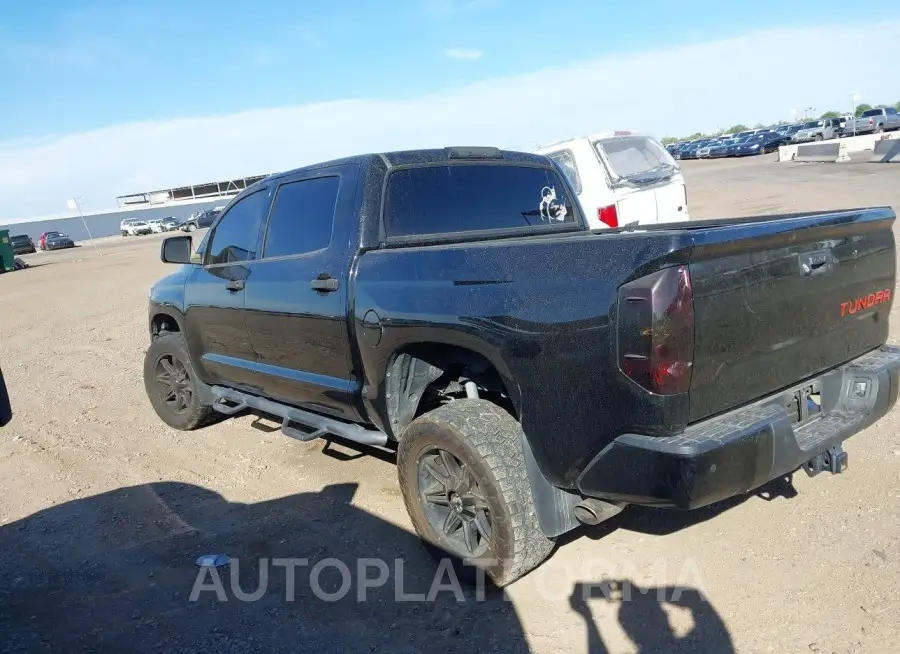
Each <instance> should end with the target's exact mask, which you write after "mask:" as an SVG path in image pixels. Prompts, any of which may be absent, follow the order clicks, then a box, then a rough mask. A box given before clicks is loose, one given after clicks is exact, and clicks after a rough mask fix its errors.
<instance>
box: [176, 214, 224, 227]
mask: <svg viewBox="0 0 900 654" xmlns="http://www.w3.org/2000/svg"><path fill="white" fill-rule="evenodd" d="M218 215H219V212H218V211H216V210H215V209H206V210H205V211H198V212H196V213H194V214H191V217H190V218H188V219H187V220H185V221H184V222H183V223H181V225H180V228H181V230H182V231H184V232H193V231H196V230H198V229H206V228H207V227H209V226H210V225H212V224H213V222H214V221H215V219H216V216H218Z"/></svg>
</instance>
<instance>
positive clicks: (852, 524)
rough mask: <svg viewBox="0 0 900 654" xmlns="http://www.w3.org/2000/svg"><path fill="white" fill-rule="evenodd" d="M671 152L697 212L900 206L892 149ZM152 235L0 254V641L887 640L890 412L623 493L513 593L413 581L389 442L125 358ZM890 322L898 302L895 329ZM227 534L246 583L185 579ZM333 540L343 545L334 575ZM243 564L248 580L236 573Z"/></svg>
mask: <svg viewBox="0 0 900 654" xmlns="http://www.w3.org/2000/svg"><path fill="white" fill-rule="evenodd" d="M684 168H685V174H686V177H687V180H688V185H689V202H690V204H691V208H692V213H693V216H694V217H695V218H713V217H722V216H736V215H751V214H755V213H774V212H779V211H795V210H814V209H832V208H848V207H856V206H867V205H893V206H894V207H900V166H894V167H892V166H889V165H886V166H879V165H872V164H857V163H851V164H832V165H830V166H829V165H817V164H806V165H804V164H776V163H774V162H773V161H771V157H766V158H765V160H761V159H756V160H739V161H722V162H685V165H684ZM159 241H160V237H157V236H151V237H142V238H133V239H131V238H129V239H119V238H114V239H107V240H105V241H103V242H102V243H100V244H99V245H98V249H97V250H94V248H93V247H91V246H90V245H83V246H82V247H79V248H77V249H75V250H69V251H64V252H54V253H47V254H37V255H30V256H28V257H25V258H26V259H27V260H28V261H29V262H30V263H31V264H32V265H33V267H32V268H30V269H28V270H25V271H21V272H17V273H13V274H8V275H3V276H0V298H2V304H0V365H2V367H3V371H4V373H5V375H6V380H7V384H8V386H9V390H10V393H11V396H12V400H13V404H14V412H15V418H14V422H13V423H12V424H11V425H10V426H9V427H7V428H6V429H3V430H2V431H0V497H2V500H0V573H2V582H0V650H2V651H28V652H35V651H49V650H51V649H53V650H54V651H85V650H87V651H134V652H148V651H204V652H205V651H208V652H213V651H234V652H254V651H260V652H288V651H294V652H296V651H310V652H329V651H333V652H419V651H432V650H433V651H464V650H465V651H467V652H491V651H513V652H517V651H534V652H548V653H549V652H598V653H599V652H637V651H640V652H651V651H661V652H677V651H692V652H693V651H699V652H710V653H713V654H715V653H718V652H723V653H724V652H732V651H740V652H778V653H783V654H788V653H793V652H797V653H803V654H808V653H809V652H814V653H827V654H830V653H832V652H839V653H846V652H866V653H869V652H876V653H877V652H896V651H898V647H900V620H898V619H897V616H898V615H900V593H898V592H897V587H896V584H897V579H900V509H898V507H900V483H898V481H897V480H898V479H900V442H898V421H900V411H897V410H895V412H894V413H892V414H890V415H889V416H888V417H886V418H885V419H884V420H882V421H881V422H880V423H878V424H877V425H875V426H873V427H871V428H870V429H868V430H867V431H865V432H864V433H862V434H859V435H857V436H856V437H854V438H852V439H851V440H850V441H849V442H848V444H847V446H846V449H847V450H848V452H849V454H850V470H849V471H848V473H847V474H843V475H837V476H825V475H822V476H819V477H816V478H814V479H809V478H807V477H806V476H805V475H803V474H801V475H795V476H794V478H793V480H792V481H788V480H783V481H781V482H777V483H774V484H771V485H769V486H768V487H767V488H766V489H765V492H763V493H757V494H752V495H750V496H747V497H741V498H737V499H735V500H734V501H730V502H727V503H725V504H722V505H717V506H714V507H711V508H709V509H706V510H702V511H698V512H695V513H671V512H664V511H651V510H642V509H629V510H626V511H625V512H624V513H622V514H621V515H620V516H618V517H616V518H614V519H613V520H612V521H610V522H608V523H606V524H604V525H602V526H601V527H598V528H594V529H589V530H584V531H580V532H578V533H577V534H572V535H569V536H567V537H566V538H565V539H564V540H563V542H562V543H561V544H560V546H559V548H558V550H557V551H556V552H555V554H554V555H553V556H552V558H550V559H549V560H548V561H547V562H546V563H545V564H544V565H543V566H542V567H540V568H539V569H538V570H536V571H535V572H533V573H532V574H531V575H529V576H527V577H526V578H524V579H522V580H521V581H519V582H517V583H516V584H514V585H513V586H512V587H511V588H510V589H509V590H508V593H507V597H506V598H503V597H497V596H495V595H489V596H488V597H487V598H484V599H482V598H478V597H476V596H475V595H474V594H473V593H472V592H471V591H467V592H466V594H465V595H464V596H463V597H462V600H463V601H458V600H459V598H457V597H455V595H454V594H453V592H451V591H450V590H444V591H442V592H440V593H437V594H436V596H435V597H434V598H433V599H434V601H427V599H425V600H423V599H421V598H420V599H418V600H415V599H413V600H410V598H409V596H408V595H404V593H406V594H410V593H427V592H428V591H429V589H431V588H432V580H433V578H434V575H435V571H436V570H435V566H434V564H433V563H431V562H430V559H428V557H427V556H426V555H425V554H424V553H423V551H422V549H421V547H420V546H419V544H418V541H417V540H416V539H415V538H414V537H413V536H412V535H411V533H410V532H411V527H410V524H409V521H408V519H407V517H406V514H405V511H404V508H403V502H402V500H401V498H400V495H399V492H398V488H397V482H396V474H395V470H394V466H393V463H392V459H391V455H390V454H385V453H381V452H379V451H369V450H366V451H365V452H359V451H358V450H355V449H353V448H348V447H345V446H338V445H331V446H329V447H326V446H325V444H324V443H323V442H322V441H316V442H313V443H308V444H303V443H299V442H295V441H292V440H289V439H286V438H284V437H283V436H281V435H280V434H279V433H278V432H277V431H274V432H273V431H272V426H271V425H270V424H269V423H266V422H255V421H254V419H253V418H250V417H241V418H237V419H231V420H227V421H225V422H223V423H221V424H218V425H216V426H214V427H211V428H208V429H205V430H202V431H199V432H194V433H179V432H176V431H173V430H171V429H169V428H167V427H165V426H164V425H163V424H162V423H161V422H160V421H159V420H158V419H157V418H156V416H155V415H154V414H153V412H152V410H151V408H150V405H149V403H148V402H147V400H146V398H145V394H144V389H143V384H142V378H141V371H142V362H143V355H144V351H145V349H146V347H147V345H148V336H147V329H146V318H147V316H146V311H147V309H146V307H147V289H148V288H149V287H150V286H151V284H152V283H153V282H154V281H155V280H156V279H158V278H159V277H160V276H162V275H164V274H166V272H167V271H168V270H169V268H168V267H167V266H165V265H164V264H162V263H160V262H159V258H158V257H159ZM98 255H102V256H98ZM897 306H898V309H895V311H894V314H896V312H897V311H898V310H900V303H898V304H897ZM898 330H900V321H898V320H897V317H896V315H894V316H893V324H892V328H891V335H892V341H897V340H900V339H898ZM220 552H222V553H227V554H228V555H230V556H231V557H232V558H233V559H236V560H237V561H239V562H240V564H243V565H241V566H240V574H239V579H240V586H239V587H238V588H237V592H235V589H234V588H233V587H232V586H231V585H230V582H229V578H230V577H229V573H228V572H227V571H228V568H222V569H221V570H222V574H221V577H220V578H221V580H222V583H223V584H224V591H225V594H226V597H227V600H226V601H224V602H223V601H218V600H217V599H216V593H215V592H213V591H211V590H206V591H204V592H203V593H200V595H199V599H197V600H196V601H191V599H190V596H191V593H192V589H194V586H195V582H196V580H197V577H198V568H197V566H196V565H195V561H196V559H197V557H198V556H200V555H202V554H207V553H220ZM294 557H299V558H305V559H307V561H308V565H307V566H306V567H298V568H297V573H296V577H295V586H294V587H293V588H291V587H290V585H289V583H288V581H287V577H286V568H285V567H275V566H273V565H271V564H260V563H258V560H259V559H261V558H265V559H268V560H269V561H270V562H271V561H272V560H273V559H275V558H294ZM329 557H331V558H333V559H338V560H339V561H341V562H343V563H344V564H346V565H347V566H348V571H345V572H349V583H350V590H349V592H347V593H346V595H343V596H341V593H340V591H341V590H342V589H341V584H342V582H343V581H345V580H346V579H347V578H346V577H342V574H341V572H340V568H339V567H335V566H336V565H338V564H336V563H335V562H334V561H331V562H330V564H329V562H328V561H326V560H327V559H329ZM366 558H368V559H382V560H384V561H386V562H387V566H388V567H387V570H386V571H384V572H386V573H387V575H388V581H387V583H385V584H384V585H383V586H380V587H374V586H373V587H371V588H366V587H364V584H363V583H361V580H362V579H363V577H364V575H361V574H359V572H360V568H359V567H357V566H358V565H359V564H358V560H359V559H366ZM397 559H402V564H403V569H402V570H400V569H399V567H398V564H396V560H397ZM323 561H324V562H325V563H323V564H322V565H320V566H319V567H318V568H316V567H315V566H316V564H318V563H322V562H323ZM323 565H324V566H325V567H324V568H323ZM365 565H369V564H365ZM374 565H375V564H372V566H373V567H371V568H363V569H362V571H363V572H365V573H366V575H367V577H368V578H370V579H373V578H376V577H378V573H379V569H378V568H376V567H374ZM237 567H238V565H237V563H236V562H234V563H232V565H231V573H230V574H231V575H235V573H236V568H237ZM259 569H265V570H267V571H268V581H267V585H266V586H264V587H263V590H264V591H265V592H264V593H263V594H262V597H260V598H259V599H258V600H256V601H251V600H252V598H250V599H248V598H247V596H246V595H243V596H240V595H239V593H240V592H244V593H248V594H249V593H251V591H253V590H254V589H255V588H256V587H257V585H258V579H259V577H258V574H259ZM319 573H321V574H319ZM237 578H238V577H237V575H235V581H236V580H237ZM603 580H607V581H610V580H620V581H622V582H626V583H625V586H624V587H625V588H626V589H631V593H632V595H631V597H630V598H629V597H627V596H626V597H624V598H618V597H617V596H615V595H609V596H607V595H605V594H604V593H603V587H599V586H597V585H596V584H598V582H601V581H603ZM401 582H402V584H403V587H402V588H400V587H399V586H400V583H401ZM205 583H208V586H207V588H214V587H215V584H214V580H213V577H212V575H211V573H210V574H209V575H208V576H207V577H206V579H205ZM673 585H674V586H678V587H683V588H684V590H683V591H682V592H678V591H675V590H673V589H672V588H670V586H673ZM316 589H318V590H316ZM289 591H292V592H289ZM324 591H327V592H329V593H333V595H332V596H331V597H330V599H331V600H333V601H326V599H323V597H322V592H324ZM291 594H293V597H292V598H289V597H288V596H289V595H291ZM241 597H243V599H241ZM398 597H399V599H400V600H402V601H398ZM361 598H362V599H364V600H365V601H359V600H360V599H361ZM660 599H663V600H665V601H662V602H660V601H659V600H660ZM291 600H292V601H291Z"/></svg>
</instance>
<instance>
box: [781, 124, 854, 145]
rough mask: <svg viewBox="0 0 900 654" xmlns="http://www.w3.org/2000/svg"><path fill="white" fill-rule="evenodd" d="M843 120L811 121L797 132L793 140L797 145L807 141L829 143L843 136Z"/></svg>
mask: <svg viewBox="0 0 900 654" xmlns="http://www.w3.org/2000/svg"><path fill="white" fill-rule="evenodd" d="M841 133H842V128H841V119H840V118H823V119H821V120H811V121H809V122H808V123H806V124H804V125H803V127H802V128H801V129H799V130H797V131H796V132H795V133H794V135H793V137H791V140H792V141H794V142H795V143H806V142H807V141H828V140H830V139H836V138H839V137H840V136H841Z"/></svg>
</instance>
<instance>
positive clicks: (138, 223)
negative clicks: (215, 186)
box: [119, 207, 223, 236]
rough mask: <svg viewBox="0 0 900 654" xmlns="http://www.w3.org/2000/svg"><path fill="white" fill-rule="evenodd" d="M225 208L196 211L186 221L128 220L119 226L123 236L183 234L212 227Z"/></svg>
mask: <svg viewBox="0 0 900 654" xmlns="http://www.w3.org/2000/svg"><path fill="white" fill-rule="evenodd" d="M222 209H223V207H215V208H213V209H204V210H203V211H195V212H194V213H192V214H191V216H190V217H189V218H187V219H186V220H179V219H178V218H176V217H175V216H166V217H165V218H151V219H149V220H143V219H140V218H126V219H125V220H123V221H122V222H121V224H120V225H119V229H120V231H121V233H122V236H142V235H146V234H162V233H163V232H172V231H175V230H177V229H180V230H181V231H183V232H193V231H196V230H198V229H203V228H206V227H209V226H210V225H212V223H213V220H215V219H216V216H217V215H219V212H220V211H221V210H222Z"/></svg>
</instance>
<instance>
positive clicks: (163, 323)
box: [150, 314, 181, 338]
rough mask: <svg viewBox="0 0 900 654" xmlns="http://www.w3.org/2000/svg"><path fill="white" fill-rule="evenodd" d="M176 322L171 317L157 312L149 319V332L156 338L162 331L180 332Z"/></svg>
mask: <svg viewBox="0 0 900 654" xmlns="http://www.w3.org/2000/svg"><path fill="white" fill-rule="evenodd" d="M180 331H181V330H180V329H179V328H178V322H177V321H176V320H175V319H174V318H173V317H172V316H167V315H165V314H157V315H155V316H153V320H151V321H150V334H151V336H153V338H156V337H157V336H159V335H160V334H162V333H163V332H170V333H171V332H180Z"/></svg>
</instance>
